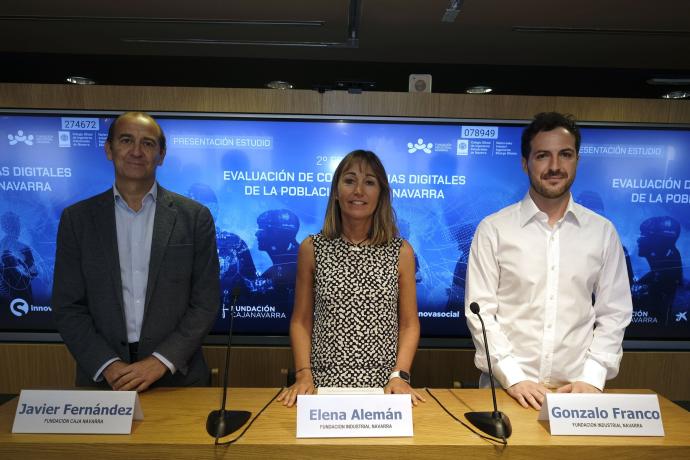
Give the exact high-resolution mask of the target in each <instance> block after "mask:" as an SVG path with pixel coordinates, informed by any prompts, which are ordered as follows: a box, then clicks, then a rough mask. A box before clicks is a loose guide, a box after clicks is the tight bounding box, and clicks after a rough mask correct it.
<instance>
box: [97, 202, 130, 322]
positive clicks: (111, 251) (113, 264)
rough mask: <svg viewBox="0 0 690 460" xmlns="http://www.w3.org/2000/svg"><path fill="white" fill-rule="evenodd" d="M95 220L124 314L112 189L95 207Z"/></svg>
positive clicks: (114, 287)
mask: <svg viewBox="0 0 690 460" xmlns="http://www.w3.org/2000/svg"><path fill="white" fill-rule="evenodd" d="M93 220H94V225H95V227H96V234H97V235H98V236H99V238H100V242H101V248H102V249H103V255H104V257H105V263H106V265H107V267H108V271H109V272H110V277H111V278H112V282H113V289H114V290H115V295H116V297H117V300H118V302H119V303H120V308H121V310H122V313H123V315H124V301H123V300H122V275H121V273H120V255H119V252H118V250H117V226H116V225H115V197H114V195H113V191H112V189H110V190H108V191H107V192H105V193H103V194H102V195H101V197H100V199H99V200H98V201H97V203H96V206H94V207H93ZM123 318H124V316H123Z"/></svg>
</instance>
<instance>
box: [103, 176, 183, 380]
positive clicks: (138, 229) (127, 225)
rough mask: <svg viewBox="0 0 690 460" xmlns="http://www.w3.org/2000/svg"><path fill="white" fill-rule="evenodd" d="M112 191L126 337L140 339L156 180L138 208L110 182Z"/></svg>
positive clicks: (162, 359)
mask: <svg viewBox="0 0 690 460" xmlns="http://www.w3.org/2000/svg"><path fill="white" fill-rule="evenodd" d="M113 194H114V195H115V226H116V227H117V250H118V255H119V258H120V278H121V279H122V300H123V302H124V310H125V321H126V323H127V341H128V342H129V343H134V342H138V341H139V335H140V334H141V326H142V323H143V322H144V305H145V302H146V286H147V284H148V279H149V261H150V259H151V241H152V239H153V221H154V217H155V215H156V199H157V198H158V184H156V183H154V184H153V186H152V187H151V190H149V191H148V193H146V195H144V198H143V199H142V200H141V209H139V210H138V211H134V210H133V209H132V208H130V207H129V205H128V204H127V201H125V199H124V197H122V195H120V192H119V190H118V189H117V186H116V185H113ZM153 355H154V356H155V357H156V358H158V359H159V360H160V361H161V362H162V363H163V364H165V366H166V367H167V368H168V369H170V372H171V373H175V366H174V365H173V364H172V363H171V362H170V361H168V360H167V359H166V358H165V357H163V356H162V355H160V354H159V353H157V352H154V353H153ZM117 359H118V358H112V359H110V360H108V361H107V362H106V363H105V364H104V365H103V366H102V367H101V368H100V369H99V370H98V372H97V373H96V377H95V379H94V380H97V381H99V380H101V374H102V372H103V370H104V369H105V368H106V367H107V366H108V365H109V364H110V363H112V362H113V361H117Z"/></svg>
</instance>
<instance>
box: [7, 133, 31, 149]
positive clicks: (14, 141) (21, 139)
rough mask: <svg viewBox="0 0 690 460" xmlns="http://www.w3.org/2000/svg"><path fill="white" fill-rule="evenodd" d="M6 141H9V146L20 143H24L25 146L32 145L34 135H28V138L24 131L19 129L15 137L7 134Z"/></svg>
mask: <svg viewBox="0 0 690 460" xmlns="http://www.w3.org/2000/svg"><path fill="white" fill-rule="evenodd" d="M7 139H8V140H9V141H10V145H16V144H18V143H20V142H23V143H25V144H26V145H34V135H33V134H29V135H28V136H27V135H25V134H24V131H22V130H21V129H20V130H19V131H17V135H16V136H15V135H13V134H8V135H7Z"/></svg>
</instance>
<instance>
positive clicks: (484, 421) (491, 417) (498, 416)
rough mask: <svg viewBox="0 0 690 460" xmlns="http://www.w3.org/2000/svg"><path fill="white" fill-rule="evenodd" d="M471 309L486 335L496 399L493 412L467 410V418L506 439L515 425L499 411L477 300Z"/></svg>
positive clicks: (489, 432)
mask: <svg viewBox="0 0 690 460" xmlns="http://www.w3.org/2000/svg"><path fill="white" fill-rule="evenodd" d="M470 311H471V312H472V313H474V314H475V315H477V316H478V317H479V321H480V322H481V323H482V334H483V335H484V349H485V351H486V363H487V364H488V365H489V380H490V381H491V396H492V397H493V399H494V411H493V412H465V418H467V420H469V421H470V423H471V424H472V425H474V426H475V427H477V428H478V429H479V430H481V431H483V432H484V433H486V434H488V435H490V436H493V437H495V438H502V439H503V440H504V441H505V440H506V438H509V437H510V435H511V434H512V433H513V427H512V426H511V425H510V419H509V418H508V416H507V415H506V414H504V413H503V412H499V410H498V406H497V405H496V387H495V386H494V374H493V372H492V370H491V355H489V342H488V341H487V340H486V327H485V326H484V320H483V319H482V315H480V314H479V305H478V304H477V302H472V303H471V304H470Z"/></svg>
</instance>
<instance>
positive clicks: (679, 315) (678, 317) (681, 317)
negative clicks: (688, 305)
mask: <svg viewBox="0 0 690 460" xmlns="http://www.w3.org/2000/svg"><path fill="white" fill-rule="evenodd" d="M687 320H688V312H687V311H681V312H679V313H676V323H679V322H681V321H687Z"/></svg>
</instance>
